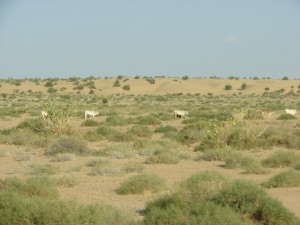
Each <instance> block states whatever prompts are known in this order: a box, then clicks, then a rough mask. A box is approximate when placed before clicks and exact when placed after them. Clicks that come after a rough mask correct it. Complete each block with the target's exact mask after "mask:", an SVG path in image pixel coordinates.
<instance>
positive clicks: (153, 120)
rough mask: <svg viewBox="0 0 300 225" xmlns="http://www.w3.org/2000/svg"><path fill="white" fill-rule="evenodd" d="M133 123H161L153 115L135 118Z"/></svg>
mask: <svg viewBox="0 0 300 225" xmlns="http://www.w3.org/2000/svg"><path fill="white" fill-rule="evenodd" d="M135 123H136V124H140V125H160V124H161V121H160V120H159V119H157V117H156V116H154V115H148V116H139V117H137V118H136V122H135Z"/></svg>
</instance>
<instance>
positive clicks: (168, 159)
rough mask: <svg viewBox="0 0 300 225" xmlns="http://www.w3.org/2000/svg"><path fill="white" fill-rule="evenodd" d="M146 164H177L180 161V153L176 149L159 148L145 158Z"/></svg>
mask: <svg viewBox="0 0 300 225" xmlns="http://www.w3.org/2000/svg"><path fill="white" fill-rule="evenodd" d="M145 163H146V164H158V163H160V164H177V163H179V155H178V153H176V152H175V151H171V150H164V149H159V150H155V151H154V152H153V155H150V156H148V157H147V158H146V160H145Z"/></svg>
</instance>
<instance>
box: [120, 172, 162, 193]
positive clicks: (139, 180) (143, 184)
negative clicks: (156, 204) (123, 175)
mask: <svg viewBox="0 0 300 225" xmlns="http://www.w3.org/2000/svg"><path fill="white" fill-rule="evenodd" d="M164 188H165V181H164V180H163V179H162V178H160V177H159V176H157V175H152V174H140V175H134V176H132V177H129V178H128V179H127V180H125V181H124V182H123V183H122V184H121V185H120V187H119V189H118V191H117V192H118V193H119V194H122V195H126V194H143V193H144V192H145V191H150V192H153V193H156V192H159V191H161V190H163V189H164Z"/></svg>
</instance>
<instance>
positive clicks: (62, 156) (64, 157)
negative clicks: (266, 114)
mask: <svg viewBox="0 0 300 225" xmlns="http://www.w3.org/2000/svg"><path fill="white" fill-rule="evenodd" d="M75 158H76V156H75V155H74V154H72V153H58V154H57V155H55V156H54V157H53V159H52V161H53V162H66V161H73V160H75Z"/></svg>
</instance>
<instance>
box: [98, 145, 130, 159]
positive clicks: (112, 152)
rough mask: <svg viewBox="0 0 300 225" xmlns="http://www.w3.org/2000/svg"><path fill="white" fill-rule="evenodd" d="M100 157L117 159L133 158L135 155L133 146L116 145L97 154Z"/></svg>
mask: <svg viewBox="0 0 300 225" xmlns="http://www.w3.org/2000/svg"><path fill="white" fill-rule="evenodd" d="M96 155H98V156H106V157H112V158H116V159H125V158H131V157H132V156H134V155H135V150H134V149H133V146H132V144H127V143H124V144H123V143H122V144H114V145H112V146H109V147H106V148H104V149H101V150H99V151H97V152H96Z"/></svg>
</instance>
